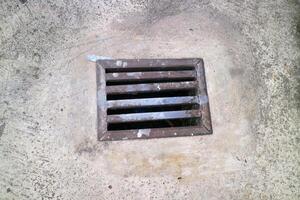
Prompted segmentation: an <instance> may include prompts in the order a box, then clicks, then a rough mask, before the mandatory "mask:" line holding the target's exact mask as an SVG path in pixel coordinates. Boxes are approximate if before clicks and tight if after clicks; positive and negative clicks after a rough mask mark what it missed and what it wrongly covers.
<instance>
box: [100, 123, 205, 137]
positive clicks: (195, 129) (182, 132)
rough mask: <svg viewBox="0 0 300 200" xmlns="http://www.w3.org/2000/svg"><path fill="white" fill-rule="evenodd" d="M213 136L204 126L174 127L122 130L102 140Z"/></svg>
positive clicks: (107, 133)
mask: <svg viewBox="0 0 300 200" xmlns="http://www.w3.org/2000/svg"><path fill="white" fill-rule="evenodd" d="M206 134H211V132H210V131H209V130H207V129H206V128H205V127H203V126H188V127H174V128H152V129H135V130H121V131H108V132H106V133H105V134H104V135H103V136H102V137H101V138H100V140H102V141H110V140H130V139H142V138H143V139H147V138H162V137H179V136H196V135H206Z"/></svg>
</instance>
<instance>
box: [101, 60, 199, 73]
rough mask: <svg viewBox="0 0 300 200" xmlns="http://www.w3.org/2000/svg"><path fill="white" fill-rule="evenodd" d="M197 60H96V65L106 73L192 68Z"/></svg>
mask: <svg viewBox="0 0 300 200" xmlns="http://www.w3.org/2000/svg"><path fill="white" fill-rule="evenodd" d="M197 61H198V59H136V60H135V59H120V60H98V61H97V64H99V65H100V66H102V67H104V68H106V69H107V70H108V71H109V70H111V69H112V70H113V69H122V68H124V69H125V68H126V69H132V68H153V67H168V68H173V67H175V68H177V67H185V66H186V67H194V66H195V63H196V62H197Z"/></svg>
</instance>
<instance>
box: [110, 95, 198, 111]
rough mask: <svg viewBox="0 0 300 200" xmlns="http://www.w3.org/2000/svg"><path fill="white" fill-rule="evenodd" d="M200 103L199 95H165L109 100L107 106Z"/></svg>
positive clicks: (124, 106) (129, 106)
mask: <svg viewBox="0 0 300 200" xmlns="http://www.w3.org/2000/svg"><path fill="white" fill-rule="evenodd" d="M195 103H198V97H197V96H186V97H165V98H147V99H128V100H112V101H107V108H114V109H118V108H133V107H140V106H163V105H181V104H195Z"/></svg>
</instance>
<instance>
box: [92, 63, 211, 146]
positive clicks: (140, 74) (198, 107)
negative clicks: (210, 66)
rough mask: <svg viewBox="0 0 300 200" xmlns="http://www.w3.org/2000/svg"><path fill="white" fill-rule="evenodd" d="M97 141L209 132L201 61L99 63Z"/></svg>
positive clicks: (207, 108)
mask: <svg viewBox="0 0 300 200" xmlns="http://www.w3.org/2000/svg"><path fill="white" fill-rule="evenodd" d="M97 88H98V89H97V90H98V91H97V99H98V136H99V139H100V140H120V139H136V138H157V137H171V136H186V135H200V134H209V133H212V128H211V121H210V113H209V105H208V97H207V91H206V83H205V73H204V66H203V61H202V60H201V59H163V60H155V59H154V60H150V59H141V60H102V61H97Z"/></svg>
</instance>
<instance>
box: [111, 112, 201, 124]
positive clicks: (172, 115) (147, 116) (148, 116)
mask: <svg viewBox="0 0 300 200" xmlns="http://www.w3.org/2000/svg"><path fill="white" fill-rule="evenodd" d="M193 117H201V112H200V111H199V110H182V111H166V112H149V113H132V114H120V115H108V116H107V122H108V123H121V122H135V121H151V120H161V119H163V120H165V119H185V118H193Z"/></svg>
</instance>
